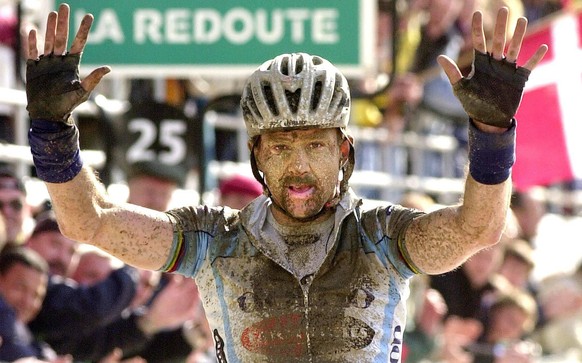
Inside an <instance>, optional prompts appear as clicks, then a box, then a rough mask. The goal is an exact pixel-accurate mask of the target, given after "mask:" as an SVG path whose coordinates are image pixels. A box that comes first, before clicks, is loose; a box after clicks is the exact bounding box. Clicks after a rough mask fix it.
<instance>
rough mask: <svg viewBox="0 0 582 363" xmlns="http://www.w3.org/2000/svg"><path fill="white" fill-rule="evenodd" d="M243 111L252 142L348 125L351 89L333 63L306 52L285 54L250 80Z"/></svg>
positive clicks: (263, 65) (264, 64)
mask: <svg viewBox="0 0 582 363" xmlns="http://www.w3.org/2000/svg"><path fill="white" fill-rule="evenodd" d="M241 108H242V111H243V117H244V120H245V124H246V128H247V132H248V135H249V137H251V138H252V137H254V136H257V135H260V134H262V133H263V132H265V131H276V130H285V129H296V128H335V127H338V128H341V129H345V128H346V127H347V125H348V120H349V115H350V90H349V86H348V82H347V80H346V78H345V77H344V76H343V74H342V73H341V72H340V71H339V70H338V69H337V68H336V67H335V66H334V65H333V64H331V63H330V62H329V61H327V60H325V59H324V58H321V57H319V56H315V55H309V54H306V53H292V54H282V55H279V56H277V57H275V58H274V59H272V60H269V61H267V62H265V63H263V64H262V65H261V66H260V67H259V68H258V69H257V70H256V71H255V72H254V73H253V74H252V75H251V76H250V77H249V79H248V80H247V83H246V85H245V88H244V90H243V95H242V98H241Z"/></svg>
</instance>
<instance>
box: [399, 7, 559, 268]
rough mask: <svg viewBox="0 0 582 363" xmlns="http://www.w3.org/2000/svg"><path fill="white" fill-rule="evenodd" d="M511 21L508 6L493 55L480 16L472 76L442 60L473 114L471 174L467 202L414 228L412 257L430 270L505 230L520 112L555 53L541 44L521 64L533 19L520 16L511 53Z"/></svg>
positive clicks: (409, 244) (409, 237)
mask: <svg viewBox="0 0 582 363" xmlns="http://www.w3.org/2000/svg"><path fill="white" fill-rule="evenodd" d="M507 18H508V9H507V8H501V9H500V10H499V12H498V15H497V20H496V25H495V30H494V35H493V42H492V46H491V50H490V51H489V52H488V50H487V47H486V44H485V35H484V32H483V18H482V14H481V13H480V12H476V13H475V14H474V15H473V23H472V41H473V46H474V48H475V58H474V60H473V69H472V71H471V73H470V74H469V75H468V76H467V77H463V75H462V74H461V72H460V70H459V68H458V66H457V65H456V64H455V63H454V62H453V61H452V60H451V59H449V58H447V57H446V56H440V57H439V59H438V61H439V64H440V65H441V66H442V68H443V69H444V71H445V73H446V74H447V76H448V78H449V80H450V82H451V85H452V86H453V89H454V91H455V95H456V96H457V98H458V99H459V100H460V101H461V104H462V105H463V107H464V109H465V111H466V112H467V114H468V115H469V118H470V120H469V123H470V125H469V173H468V175H467V179H466V184H465V191H464V196H463V199H462V201H461V204H460V205H458V206H454V207H448V208H444V209H441V210H438V211H435V212H432V213H429V214H427V215H425V216H423V217H420V218H418V219H416V220H414V221H413V222H412V223H411V225H410V227H409V228H408V230H407V232H406V249H407V252H408V254H409V257H410V259H411V261H412V262H413V263H414V264H415V265H416V266H417V267H418V268H419V269H420V270H421V271H423V272H425V273H429V274H436V273H442V272H445V271H449V270H451V269H453V268H455V267H457V266H459V265H460V264H461V263H463V262H464V261H465V260H466V259H467V258H468V257H470V256H471V255H472V254H474V253H475V252H477V251H479V250H480V249H482V248H485V247H488V246H491V245H494V244H495V243H497V242H498V241H499V238H500V237H501V234H502V232H503V230H504V228H505V221H506V217H507V212H508V208H509V198H510V193H511V178H510V176H511V167H512V166H513V162H514V160H515V128H516V121H515V119H514V118H513V117H514V115H515V113H516V111H517V108H518V106H519V103H520V102H521V97H522V92H523V88H524V86H525V82H526V81H527V79H528V76H529V74H530V72H531V70H533V68H534V67H535V66H536V65H537V64H538V63H539V61H540V60H541V59H542V58H543V56H544V55H545V53H546V51H547V46H546V45H541V46H540V47H539V49H538V50H537V52H536V53H535V54H534V55H533V56H532V57H531V58H530V59H529V60H528V61H527V62H526V64H525V65H524V66H522V67H520V66H517V64H516V60H517V56H518V54H519V51H520V48H521V42H522V40H523V37H524V35H525V31H526V28H527V20H526V19H525V18H520V19H519V20H518V22H517V24H516V29H515V32H514V36H513V38H512V40H511V41H510V43H509V46H508V48H507V53H506V54H505V53H504V52H505V45H506V39H505V34H506V26H507Z"/></svg>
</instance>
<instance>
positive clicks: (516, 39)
mask: <svg viewBox="0 0 582 363" xmlns="http://www.w3.org/2000/svg"><path fill="white" fill-rule="evenodd" d="M526 29H527V19H526V18H519V19H517V24H516V25H515V31H514V32H513V38H511V42H509V48H507V56H506V59H507V61H508V62H512V63H513V62H515V61H516V60H517V56H518V55H519V50H520V49H521V43H522V41H523V37H524V36H525V31H526Z"/></svg>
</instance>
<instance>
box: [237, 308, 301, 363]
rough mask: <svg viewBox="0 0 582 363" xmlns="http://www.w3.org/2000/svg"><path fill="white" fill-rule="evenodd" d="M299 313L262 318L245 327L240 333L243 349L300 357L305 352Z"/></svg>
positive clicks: (271, 354)
mask: <svg viewBox="0 0 582 363" xmlns="http://www.w3.org/2000/svg"><path fill="white" fill-rule="evenodd" d="M302 318H303V316H302V315H300V314H288V315H281V316H276V317H272V318H268V319H264V320H262V321H259V322H258V323H255V324H253V325H251V326H249V327H247V328H246V329H245V330H244V331H243V333H242V335H241V343H242V345H243V347H244V348H245V349H247V350H248V351H250V352H253V353H259V354H264V355H267V356H281V357H283V356H292V357H300V356H302V355H304V354H306V352H307V345H306V339H305V333H304V331H303V329H302V324H301V319H302Z"/></svg>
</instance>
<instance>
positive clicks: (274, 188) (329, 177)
mask: <svg viewBox="0 0 582 363" xmlns="http://www.w3.org/2000/svg"><path fill="white" fill-rule="evenodd" d="M337 132H338V131H337V130H336V129H308V130H295V131H286V132H272V133H266V134H263V135H261V140H260V143H259V148H258V149H259V152H258V153H257V155H256V156H257V165H258V167H259V170H261V171H262V172H263V173H264V175H265V178H266V184H267V185H268V187H269V190H270V191H271V194H272V198H273V199H274V200H275V202H276V203H277V204H279V205H280V206H281V207H282V208H283V209H285V210H286V211H287V213H289V214H290V215H292V216H293V217H294V218H296V219H305V218H310V217H313V216H316V215H317V214H318V213H319V212H320V211H321V210H322V209H323V208H324V207H325V204H326V203H327V202H328V201H329V200H330V199H331V198H332V197H333V196H334V195H335V194H336V193H337V192H338V185H339V182H338V177H339V170H340V163H341V160H342V151H343V152H344V153H345V156H344V157H347V152H349V144H347V141H346V147H342V148H340V143H339V138H338V134H337ZM342 146H344V145H343V144H342ZM275 212H276V211H275V210H274V211H273V213H275ZM277 214H279V215H280V213H277ZM277 214H276V215H275V217H277ZM280 217H281V218H284V217H283V216H281V215H280Z"/></svg>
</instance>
